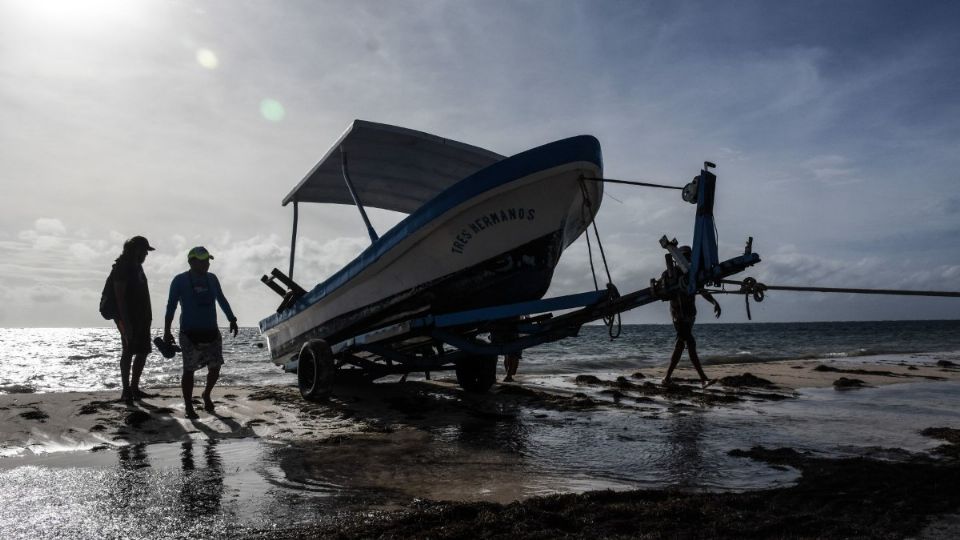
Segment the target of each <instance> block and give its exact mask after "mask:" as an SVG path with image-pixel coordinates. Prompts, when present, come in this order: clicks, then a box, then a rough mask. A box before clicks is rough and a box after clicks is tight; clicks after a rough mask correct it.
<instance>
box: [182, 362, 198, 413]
mask: <svg viewBox="0 0 960 540" xmlns="http://www.w3.org/2000/svg"><path fill="white" fill-rule="evenodd" d="M180 389H181V390H182V391H183V409H184V411H185V413H184V416H186V417H187V418H199V416H198V415H197V411H195V410H193V372H192V371H184V372H183V375H182V376H181V377H180Z"/></svg>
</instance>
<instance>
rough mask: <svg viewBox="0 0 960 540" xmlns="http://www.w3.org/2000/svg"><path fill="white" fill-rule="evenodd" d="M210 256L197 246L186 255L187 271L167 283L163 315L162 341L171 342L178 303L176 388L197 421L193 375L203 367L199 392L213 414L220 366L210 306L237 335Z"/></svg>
mask: <svg viewBox="0 0 960 540" xmlns="http://www.w3.org/2000/svg"><path fill="white" fill-rule="evenodd" d="M211 260H213V255H211V254H210V252H209V251H207V248H205V247H202V246H198V247H195V248H193V249H191V250H190V252H189V253H187V263H188V264H189V265H190V270H188V271H186V272H184V273H182V274H178V275H177V276H175V277H174V278H173V281H172V282H171V283H170V296H169V298H168V299H167V314H166V317H165V318H164V332H163V339H164V341H166V342H167V343H173V334H172V333H171V332H170V326H171V324H173V315H174V313H176V311H177V304H178V303H179V304H180V308H181V309H180V349H181V355H182V356H183V376H182V377H181V379H180V387H181V389H182V390H183V403H184V409H185V415H186V417H187V418H197V417H198V416H197V413H196V411H194V409H193V372H194V371H196V370H197V369H200V368H202V367H206V368H207V384H206V388H205V389H204V391H203V409H204V410H205V411H207V412H211V413H212V412H213V411H214V404H213V399H212V398H211V397H210V392H211V391H213V386H214V385H215V384H217V378H219V377H220V366H222V365H223V337H222V336H221V335H220V328H219V327H218V326H217V310H216V308H215V306H214V303H217V304H220V309H221V310H223V314H224V315H226V316H227V320H228V321H230V331H231V332H233V336H234V337H236V336H237V332H238V330H239V328H238V327H237V318H236V317H235V316H234V315H233V311H232V310H231V309H230V303H229V302H227V298H226V297H225V296H224V295H223V289H222V288H221V287H220V280H218V279H217V276H215V275H214V274H213V273H211V272H210V271H209V270H210V261H211Z"/></svg>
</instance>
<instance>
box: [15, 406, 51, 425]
mask: <svg viewBox="0 0 960 540" xmlns="http://www.w3.org/2000/svg"><path fill="white" fill-rule="evenodd" d="M20 417H21V418H25V419H27V420H39V421H40V422H44V421H46V419H47V418H50V415H49V414H47V413H45V412H43V411H41V410H40V409H33V410H29V411H27V412H22V413H20Z"/></svg>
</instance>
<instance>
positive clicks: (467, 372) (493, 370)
mask: <svg viewBox="0 0 960 540" xmlns="http://www.w3.org/2000/svg"><path fill="white" fill-rule="evenodd" d="M496 381H497V357H496V356H474V357H469V358H464V359H463V360H461V361H459V362H457V384H459V385H460V388H463V389H464V390H466V391H467V392H476V393H482V392H486V391H487V390H489V389H490V387H491V386H493V383H495V382H496Z"/></svg>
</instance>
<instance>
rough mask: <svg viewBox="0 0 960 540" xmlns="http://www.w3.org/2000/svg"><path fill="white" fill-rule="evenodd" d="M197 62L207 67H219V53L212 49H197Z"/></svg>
mask: <svg viewBox="0 0 960 540" xmlns="http://www.w3.org/2000/svg"><path fill="white" fill-rule="evenodd" d="M197 63H198V64H200V65H201V66H203V67H205V68H207V69H217V66H218V65H220V60H218V59H217V55H216V54H215V53H214V52H213V51H211V50H210V49H197Z"/></svg>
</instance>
